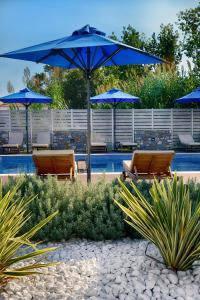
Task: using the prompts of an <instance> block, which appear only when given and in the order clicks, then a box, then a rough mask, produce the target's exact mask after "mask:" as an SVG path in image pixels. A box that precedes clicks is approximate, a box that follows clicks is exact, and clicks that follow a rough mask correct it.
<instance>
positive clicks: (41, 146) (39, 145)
mask: <svg viewBox="0 0 200 300" xmlns="http://www.w3.org/2000/svg"><path fill="white" fill-rule="evenodd" d="M32 147H33V148H48V147H49V144H36V143H35V144H32Z"/></svg>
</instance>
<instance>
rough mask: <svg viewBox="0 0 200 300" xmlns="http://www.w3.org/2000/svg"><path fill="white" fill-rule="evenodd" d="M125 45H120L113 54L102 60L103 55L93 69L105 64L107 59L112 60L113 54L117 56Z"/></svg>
mask: <svg viewBox="0 0 200 300" xmlns="http://www.w3.org/2000/svg"><path fill="white" fill-rule="evenodd" d="M122 48H123V47H118V49H117V50H115V51H114V52H113V53H112V54H110V55H109V56H107V57H106V59H104V60H102V59H103V58H104V57H102V58H101V59H100V60H99V61H98V62H97V63H96V65H95V66H94V68H93V70H95V69H97V68H99V67H100V66H102V65H104V64H105V63H106V62H107V61H109V60H111V59H112V57H113V56H115V55H116V54H117V53H119V52H120V51H121V50H122Z"/></svg>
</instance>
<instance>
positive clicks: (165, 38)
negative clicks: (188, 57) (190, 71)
mask: <svg viewBox="0 0 200 300" xmlns="http://www.w3.org/2000/svg"><path fill="white" fill-rule="evenodd" d="M146 50H148V51H149V52H150V53H152V54H155V55H157V56H160V57H161V58H163V59H165V60H166V61H167V62H169V63H170V64H174V63H175V64H178V63H179V62H180V60H181V57H182V56H181V51H180V50H181V48H180V42H179V34H178V31H177V30H174V27H173V25H172V24H170V23H169V24H167V25H164V24H161V25H160V32H159V34H158V35H157V36H156V34H155V33H153V34H152V37H151V39H150V40H149V42H148V44H147V46H146Z"/></svg>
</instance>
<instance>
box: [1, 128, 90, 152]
mask: <svg viewBox="0 0 200 300" xmlns="http://www.w3.org/2000/svg"><path fill="white" fill-rule="evenodd" d="M86 139H87V135H86V131H85V130H69V131H54V133H53V135H51V148H52V149H74V150H75V151H76V152H79V153H80V152H82V153H83V152H86ZM35 142H36V134H33V143H35ZM3 144H8V131H0V153H2V148H1V145H3ZM23 145H24V148H25V147H26V134H25V133H24V140H23ZM29 149H31V142H30V135H29Z"/></svg>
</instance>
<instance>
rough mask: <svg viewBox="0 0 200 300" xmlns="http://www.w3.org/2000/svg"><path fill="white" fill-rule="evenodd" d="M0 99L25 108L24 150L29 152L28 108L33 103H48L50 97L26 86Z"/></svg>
mask: <svg viewBox="0 0 200 300" xmlns="http://www.w3.org/2000/svg"><path fill="white" fill-rule="evenodd" d="M0 101H2V102H4V103H10V104H12V103H21V104H23V105H24V106H25V109H26V150H27V153H28V152H29V147H28V108H29V106H30V105H31V104H33V103H46V104H50V103H51V102H52V99H51V98H50V97H47V96H43V95H41V94H38V93H35V92H33V91H31V90H30V89H28V88H25V89H23V90H20V91H19V92H18V93H13V94H10V95H7V96H4V97H0Z"/></svg>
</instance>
